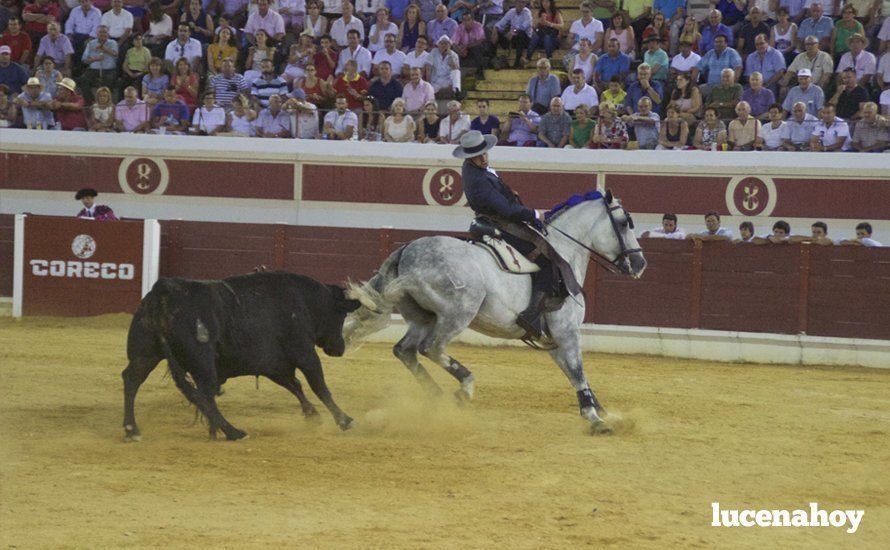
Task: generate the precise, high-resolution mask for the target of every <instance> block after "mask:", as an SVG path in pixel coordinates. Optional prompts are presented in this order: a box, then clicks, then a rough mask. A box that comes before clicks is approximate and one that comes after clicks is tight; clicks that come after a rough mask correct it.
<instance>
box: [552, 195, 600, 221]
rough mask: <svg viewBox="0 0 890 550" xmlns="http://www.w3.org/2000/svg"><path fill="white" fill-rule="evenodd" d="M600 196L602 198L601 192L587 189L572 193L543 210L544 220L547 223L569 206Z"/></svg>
mask: <svg viewBox="0 0 890 550" xmlns="http://www.w3.org/2000/svg"><path fill="white" fill-rule="evenodd" d="M601 198H603V194H602V193H600V192H599V191H588V192H587V193H584V194H583V195H572V196H571V197H569V198H568V199H566V200H564V201H563V202H561V203H559V204H557V205H556V206H554V207H553V208H551V209H550V210H548V211H547V212H545V213H544V220H545V221H546V222H547V223H552V222H553V220H555V219H556V217H557V216H559V215H560V214H562V213H564V212H565V211H566V210H568V209H569V208H571V207H573V206H576V205H579V204H581V203H582V202H587V201H594V200H597V199H601Z"/></svg>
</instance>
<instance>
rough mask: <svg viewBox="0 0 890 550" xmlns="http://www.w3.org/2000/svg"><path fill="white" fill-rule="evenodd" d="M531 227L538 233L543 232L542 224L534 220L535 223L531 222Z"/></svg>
mask: <svg viewBox="0 0 890 550" xmlns="http://www.w3.org/2000/svg"><path fill="white" fill-rule="evenodd" d="M532 227H534V228H535V229H537V230H538V231H544V222H542V221H541V220H539V219H537V218H535V221H533V222H532Z"/></svg>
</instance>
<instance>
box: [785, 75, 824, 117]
mask: <svg viewBox="0 0 890 550" xmlns="http://www.w3.org/2000/svg"><path fill="white" fill-rule="evenodd" d="M812 79H813V73H812V72H811V71H810V70H809V69H801V70H799V71H797V86H795V87H793V88H791V89H790V90H788V95H786V96H785V101H784V102H783V103H782V109H783V110H784V111H785V112H786V113H790V112H791V107H792V106H793V105H794V104H795V103H797V102H798V101H799V102H801V103H803V104H804V105H806V106H807V113H809V114H811V115H813V116H819V109H821V108H822V105H824V104H825V93H824V92H823V91H822V88H820V87H819V86H816V85H815V84H813V83H812Z"/></svg>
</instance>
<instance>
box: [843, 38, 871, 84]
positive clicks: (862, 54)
mask: <svg viewBox="0 0 890 550" xmlns="http://www.w3.org/2000/svg"><path fill="white" fill-rule="evenodd" d="M847 47H849V48H850V50H849V51H848V52H846V53H845V54H844V55H842V56H841V59H840V61H838V63H837V68H836V69H835V73H836V74H837V75H838V77H837V81H838V85H840V84H841V76H840V75H842V74H843V72H844V71H845V70H847V69H849V68H851V67H852V68H853V70H855V71H856V81H857V82H858V83H859V85H860V86H863V87H864V88H865V89H868V88H869V86H871V81H872V80H873V79H874V77H875V72H876V70H877V66H878V60H877V59H875V54H873V53H871V52H869V51H867V50H866V48H867V47H868V39H866V38H865V36H863V35H861V34H859V33H856V34H854V35H852V36H851V37H850V38H848V39H847Z"/></svg>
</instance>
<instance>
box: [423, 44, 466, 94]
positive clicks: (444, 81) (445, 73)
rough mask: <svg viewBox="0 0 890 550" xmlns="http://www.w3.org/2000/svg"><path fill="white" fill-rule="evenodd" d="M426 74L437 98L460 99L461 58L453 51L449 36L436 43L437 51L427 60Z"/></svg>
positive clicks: (431, 53)
mask: <svg viewBox="0 0 890 550" xmlns="http://www.w3.org/2000/svg"><path fill="white" fill-rule="evenodd" d="M426 72H427V78H426V80H427V81H428V82H429V83H430V84H432V85H433V90H434V91H435V93H436V97H437V98H439V99H447V98H449V97H459V93H458V92H460V57H458V55H457V52H455V51H454V50H452V49H451V38H449V37H448V35H447V34H443V35H442V36H441V37H440V38H439V40H437V41H436V49H434V50H432V51H431V52H430V55H429V57H427V58H426ZM452 94H453V95H452Z"/></svg>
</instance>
